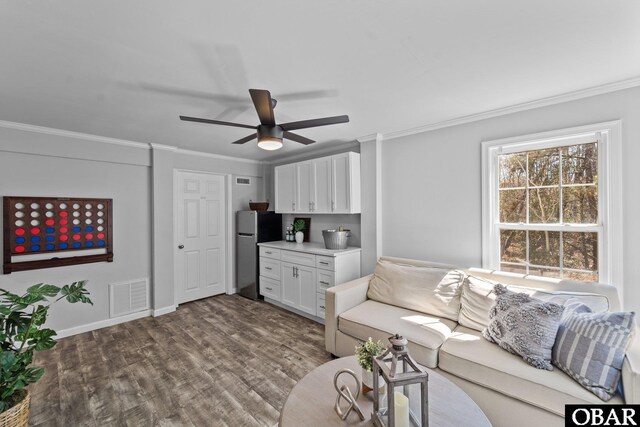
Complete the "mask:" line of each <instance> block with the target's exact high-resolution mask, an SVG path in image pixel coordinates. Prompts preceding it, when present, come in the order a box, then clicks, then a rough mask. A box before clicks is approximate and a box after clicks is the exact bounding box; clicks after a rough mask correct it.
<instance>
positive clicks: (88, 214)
mask: <svg viewBox="0 0 640 427" xmlns="http://www.w3.org/2000/svg"><path fill="white" fill-rule="evenodd" d="M84 214H85V215H86V216H91V215H92V214H91V211H86V212H85V213H84Z"/></svg>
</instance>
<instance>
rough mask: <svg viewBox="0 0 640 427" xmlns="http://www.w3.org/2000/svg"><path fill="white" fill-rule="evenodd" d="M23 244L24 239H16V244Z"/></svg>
mask: <svg viewBox="0 0 640 427" xmlns="http://www.w3.org/2000/svg"><path fill="white" fill-rule="evenodd" d="M24 242H25V238H24V237H16V243H20V244H23V243H24Z"/></svg>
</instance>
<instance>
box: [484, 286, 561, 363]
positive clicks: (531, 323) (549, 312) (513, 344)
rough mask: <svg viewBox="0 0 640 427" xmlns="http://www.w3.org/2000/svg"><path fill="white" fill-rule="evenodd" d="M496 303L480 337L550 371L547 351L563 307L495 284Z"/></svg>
mask: <svg viewBox="0 0 640 427" xmlns="http://www.w3.org/2000/svg"><path fill="white" fill-rule="evenodd" d="M493 291H494V292H495V293H496V302H495V304H494V305H493V307H491V310H490V311H489V326H487V327H486V328H485V329H484V330H483V331H482V335H483V336H484V337H485V338H486V339H487V340H489V341H491V342H495V343H496V344H498V345H499V346H500V347H501V348H503V349H505V350H507V351H508V352H510V353H513V354H517V355H519V356H522V358H523V359H524V361H525V362H527V363H528V364H529V365H531V366H534V367H536V368H538V369H546V370H549V371H551V370H553V366H552V365H551V349H552V348H553V343H554V342H555V338H556V334H557V332H558V327H559V326H560V320H561V319H562V312H563V310H564V308H563V307H562V306H561V305H558V304H556V303H553V302H544V301H540V300H538V299H535V298H532V297H530V296H529V295H527V294H524V293H516V292H511V291H509V290H507V288H506V287H505V286H503V285H500V284H498V285H495V286H494V288H493Z"/></svg>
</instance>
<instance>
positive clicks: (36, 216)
mask: <svg viewBox="0 0 640 427" xmlns="http://www.w3.org/2000/svg"><path fill="white" fill-rule="evenodd" d="M39 216H40V214H39V213H38V212H36V211H33V212H31V218H38V217H39Z"/></svg>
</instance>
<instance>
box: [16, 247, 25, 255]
mask: <svg viewBox="0 0 640 427" xmlns="http://www.w3.org/2000/svg"><path fill="white" fill-rule="evenodd" d="M16 252H18V253H22V252H24V246H16Z"/></svg>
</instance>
